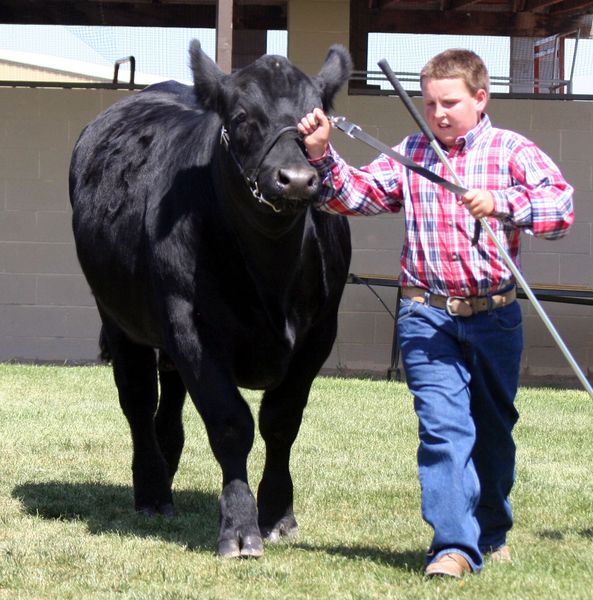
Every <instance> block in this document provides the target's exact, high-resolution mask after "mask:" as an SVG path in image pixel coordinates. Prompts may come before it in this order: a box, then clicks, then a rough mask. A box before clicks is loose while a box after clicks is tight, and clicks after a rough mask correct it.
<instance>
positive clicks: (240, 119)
mask: <svg viewBox="0 0 593 600" xmlns="http://www.w3.org/2000/svg"><path fill="white" fill-rule="evenodd" d="M246 120H247V113H246V112H243V111H241V112H240V113H237V114H236V115H235V116H234V117H233V125H235V126H237V125H240V124H241V123H244V122H245V121H246Z"/></svg>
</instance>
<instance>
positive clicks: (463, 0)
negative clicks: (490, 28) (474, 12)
mask: <svg viewBox="0 0 593 600" xmlns="http://www.w3.org/2000/svg"><path fill="white" fill-rule="evenodd" d="M479 3H480V0H451V3H450V5H449V10H469V9H470V8H471V7H472V5H474V4H479Z"/></svg>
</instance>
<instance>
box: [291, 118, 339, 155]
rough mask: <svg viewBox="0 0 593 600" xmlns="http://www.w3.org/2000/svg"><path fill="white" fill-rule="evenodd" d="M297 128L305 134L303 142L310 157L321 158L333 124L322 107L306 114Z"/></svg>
mask: <svg viewBox="0 0 593 600" xmlns="http://www.w3.org/2000/svg"><path fill="white" fill-rule="evenodd" d="M297 129H298V130H299V131H300V132H301V133H302V134H303V143H304V144H305V148H306V149H307V154H308V155H309V158H312V159H316V158H321V157H322V156H323V155H324V154H325V151H326V150H327V145H328V143H329V133H330V130H331V125H330V122H329V120H328V118H327V117H326V116H325V113H324V112H323V111H322V110H321V109H320V108H314V109H313V112H310V113H308V114H307V115H305V116H304V117H303V118H302V119H301V120H300V122H299V123H298V124H297Z"/></svg>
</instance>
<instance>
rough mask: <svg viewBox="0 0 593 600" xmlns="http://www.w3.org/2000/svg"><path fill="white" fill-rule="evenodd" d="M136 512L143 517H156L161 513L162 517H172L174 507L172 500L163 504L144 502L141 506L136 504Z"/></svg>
mask: <svg viewBox="0 0 593 600" xmlns="http://www.w3.org/2000/svg"><path fill="white" fill-rule="evenodd" d="M136 512H137V513H138V514H140V515H142V516H144V517H156V516H157V515H162V516H163V517H174V516H175V514H176V512H175V507H174V506H173V503H172V502H167V503H165V504H146V505H143V506H137V507H136Z"/></svg>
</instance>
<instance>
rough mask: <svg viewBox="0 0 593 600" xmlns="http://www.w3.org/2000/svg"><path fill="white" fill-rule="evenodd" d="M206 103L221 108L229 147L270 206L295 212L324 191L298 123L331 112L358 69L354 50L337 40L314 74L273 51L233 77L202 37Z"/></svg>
mask: <svg viewBox="0 0 593 600" xmlns="http://www.w3.org/2000/svg"><path fill="white" fill-rule="evenodd" d="M190 57H191V68H192V71H193V76H194V90H195V94H196V96H197V98H198V100H199V102H200V103H201V104H202V105H203V106H204V107H205V108H207V109H209V110H212V111H215V112H216V113H218V115H219V116H220V118H221V120H222V125H223V130H224V132H225V135H226V136H228V137H227V140H228V151H229V154H230V155H231V156H232V158H233V159H234V161H235V163H236V165H237V167H238V169H239V170H240V171H242V173H243V175H244V176H245V178H246V179H247V181H248V183H249V184H250V186H251V188H252V192H253V193H254V195H255V197H256V198H258V199H260V200H261V203H260V204H259V207H260V210H262V211H267V212H270V211H272V210H273V211H275V212H290V213H292V212H295V211H298V210H299V209H302V208H303V207H304V206H306V205H308V204H309V203H310V202H311V200H312V199H314V198H315V197H316V195H317V193H318V191H319V177H318V175H317V172H316V170H315V169H313V168H312V167H311V166H310V165H309V163H308V162H307V159H306V156H305V154H304V150H303V147H302V144H301V142H300V139H299V134H298V132H297V130H296V124H297V123H298V122H299V121H300V119H301V118H302V117H303V116H304V115H305V114H306V113H308V112H310V111H311V110H313V108H315V107H322V108H323V109H324V110H325V111H328V110H330V109H331V107H332V103H333V100H334V98H335V95H336V94H337V92H338V91H339V89H340V87H341V86H342V85H343V84H344V83H345V82H346V81H347V79H348V77H349V76H350V73H351V71H352V61H351V59H350V55H349V54H348V51H347V50H346V49H345V48H344V47H343V46H339V45H335V46H332V47H331V48H330V50H329V52H328V54H327V57H326V59H325V62H324V63H323V65H322V67H321V70H320V72H319V74H318V75H316V76H314V77H309V76H308V75H305V73H303V72H302V71H300V70H299V69H297V68H296V67H295V66H294V65H293V64H291V63H290V62H289V61H288V60H287V59H286V58H284V57H281V56H273V55H266V56H262V57H261V58H259V59H258V60H256V61H255V62H254V63H252V64H251V65H249V66H247V67H245V68H243V69H241V70H239V71H237V72H235V73H233V74H232V75H225V74H224V73H223V72H222V71H221V70H220V69H219V68H218V67H217V66H216V64H215V63H214V62H213V61H212V60H211V59H210V58H209V57H208V56H207V55H206V54H205V53H204V52H203V51H202V48H201V47H200V43H199V42H198V41H197V40H194V41H193V42H192V44H191V47H190Z"/></svg>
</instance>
